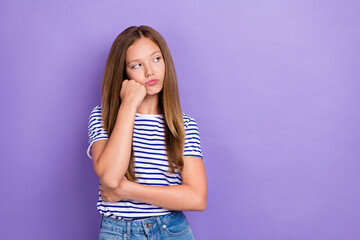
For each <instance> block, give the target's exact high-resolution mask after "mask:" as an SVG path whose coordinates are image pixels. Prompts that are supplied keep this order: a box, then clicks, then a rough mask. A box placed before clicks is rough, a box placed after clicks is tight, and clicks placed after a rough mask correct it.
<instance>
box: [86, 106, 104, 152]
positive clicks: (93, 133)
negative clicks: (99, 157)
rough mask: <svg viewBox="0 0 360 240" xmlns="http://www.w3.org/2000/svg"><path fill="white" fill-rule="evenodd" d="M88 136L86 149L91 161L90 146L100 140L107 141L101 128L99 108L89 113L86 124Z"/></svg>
mask: <svg viewBox="0 0 360 240" xmlns="http://www.w3.org/2000/svg"><path fill="white" fill-rule="evenodd" d="M88 130H89V133H88V136H89V146H88V149H87V155H88V157H89V158H91V159H92V151H91V146H92V145H93V143H94V142H96V141H98V140H101V139H108V133H107V132H106V130H105V129H104V127H103V122H102V121H101V106H100V105H98V106H96V107H94V109H93V110H92V111H91V113H90V117H89V123H88Z"/></svg>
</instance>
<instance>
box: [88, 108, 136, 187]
mask: <svg viewBox="0 0 360 240" xmlns="http://www.w3.org/2000/svg"><path fill="white" fill-rule="evenodd" d="M135 114H136V108H135V107H134V105H133V104H130V103H129V104H128V103H126V102H123V103H122V104H121V105H120V109H119V112H118V114H117V118H116V123H115V126H114V129H113V132H112V134H111V136H110V138H109V139H108V140H99V141H96V142H94V144H93V146H92V157H93V166H94V170H95V172H96V174H97V175H98V176H99V179H100V182H101V183H102V184H105V185H107V186H109V187H111V188H116V187H117V185H118V183H119V182H120V181H121V180H122V178H123V177H124V175H125V173H126V170H127V168H128V165H129V159H130V154H131V142H132V133H133V128H134V121H135Z"/></svg>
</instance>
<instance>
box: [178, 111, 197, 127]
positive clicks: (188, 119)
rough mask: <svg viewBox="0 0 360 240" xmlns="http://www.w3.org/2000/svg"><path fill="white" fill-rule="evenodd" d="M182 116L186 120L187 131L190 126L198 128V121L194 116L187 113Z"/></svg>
mask: <svg viewBox="0 0 360 240" xmlns="http://www.w3.org/2000/svg"><path fill="white" fill-rule="evenodd" d="M182 116H183V120H184V127H185V130H186V129H187V128H188V127H189V126H197V123H196V120H195V118H194V117H193V116H192V115H190V114H187V113H183V114H182Z"/></svg>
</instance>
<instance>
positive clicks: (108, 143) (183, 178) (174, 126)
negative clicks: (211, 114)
mask: <svg viewBox="0 0 360 240" xmlns="http://www.w3.org/2000/svg"><path fill="white" fill-rule="evenodd" d="M88 127H89V147H88V149H87V154H88V156H89V157H90V158H92V160H93V166H94V170H95V172H96V174H97V175H98V176H99V179H100V185H99V200H98V203H97V209H98V211H99V212H100V213H101V214H102V218H101V226H100V228H101V229H100V234H99V239H194V235H193V233H192V230H191V227H190V225H189V223H188V221H187V219H186V217H185V215H184V214H183V212H182V211H203V210H204V209H205V206H206V201H207V180H206V174H205V168H204V163H203V155H202V152H201V144H200V135H199V132H198V127H197V124H196V122H195V120H194V118H192V117H191V116H190V115H188V114H185V113H182V111H181V107H180V100H179V93H178V86H177V78H176V73H175V68H174V64H173V61H172V57H171V54H170V51H169V49H168V47H167V44H166V42H165V40H164V39H163V37H162V36H161V35H160V34H159V33H158V32H157V31H155V30H154V29H152V28H151V27H148V26H140V27H135V26H133V27H129V28H127V29H125V30H124V31H123V32H122V33H121V34H120V35H119V36H118V37H117V38H116V39H115V41H114V43H113V45H112V47H111V50H110V53H109V56H108V59H107V62H106V66H105V71H104V75H103V80H102V86H101V106H100V105H98V106H96V107H95V108H94V109H93V111H92V112H91V114H90V117H89V125H88Z"/></svg>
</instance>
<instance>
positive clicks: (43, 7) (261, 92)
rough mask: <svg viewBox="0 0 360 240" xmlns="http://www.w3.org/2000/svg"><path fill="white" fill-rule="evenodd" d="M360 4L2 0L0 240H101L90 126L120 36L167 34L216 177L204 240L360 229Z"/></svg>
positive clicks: (185, 102)
mask: <svg viewBox="0 0 360 240" xmlns="http://www.w3.org/2000/svg"><path fill="white" fill-rule="evenodd" d="M359 13H360V3H359V1H343V0H338V1H325V0H324V1H300V0H299V1H285V0H284V1H276V0H275V1H254V0H247V1H237V0H234V1H223V2H221V3H220V1H205V0H202V1H190V0H182V1H165V0H163V1H159V0H155V1H154V0H152V1H147V0H141V1H119V0H116V1H115V0H112V1H88V0H87V1H52V2H51V3H50V1H28V2H26V1H15V0H11V1H10V0H8V1H2V2H1V8H0V20H1V25H0V32H1V38H0V50H1V65H0V70H1V86H0V91H1V92H0V94H1V99H0V100H1V107H2V109H1V110H2V111H1V134H0V136H1V139H0V140H1V142H0V144H1V166H0V174H1V179H0V180H1V181H0V182H1V183H0V190H1V202H0V204H1V205H0V207H1V209H0V213H1V214H0V239H7V240H10V239H11V240H12V239H14V240H15V239H16V240H17V239H53V240H57V239H59V240H63V239H97V237H98V232H99V223H100V214H99V213H98V212H97V210H96V201H97V189H98V185H97V184H98V178H97V176H96V174H95V173H94V171H93V168H92V162H91V159H89V158H88V157H87V156H86V148H87V146H88V142H87V141H88V136H87V131H88V130H87V122H88V117H89V114H90V111H91V110H92V108H93V107H94V106H95V105H97V104H99V103H100V86H101V77H102V73H103V70H104V65H105V61H106V58H107V54H108V52H109V50H110V47H111V44H112V42H113V41H114V39H115V38H116V36H117V35H118V34H119V33H120V32H121V31H123V30H124V29H125V28H127V27H129V26H132V25H137V26H138V25H142V24H144V25H149V26H152V27H154V28H155V29H156V30H158V31H159V32H160V33H161V34H162V35H163V36H164V38H165V40H166V41H167V43H168V45H169V48H170V50H171V52H172V55H173V59H174V62H175V66H176V72H177V74H178V80H179V86H180V94H181V102H182V107H183V111H184V112H186V113H189V114H190V115H192V116H193V117H194V118H195V119H196V120H197V122H198V125H199V130H200V134H201V140H202V147H203V153H204V156H205V159H206V161H205V166H206V171H207V177H208V185H209V195H208V204H207V208H206V210H205V211H204V212H185V214H186V216H187V217H188V219H189V221H190V223H191V225H192V227H193V231H194V233H195V236H196V238H197V239H200V240H201V239H242V240H260V239H270V240H282V239H284V240H285V239H286V240H287V239H292V240H303V239H316V240H325V239H326V240H331V239H346V240H353V239H358V236H359V234H360V207H359V202H360V190H359V189H360V188H359V181H360V174H359V170H360V169H359V167H360V162H359V160H360V159H359V156H360V147H359V142H360V127H359V122H360V113H359V110H360V109H359V100H360V83H359V75H360V74H359V73H360V64H359V62H360V51H359V50H360V15H359Z"/></svg>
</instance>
